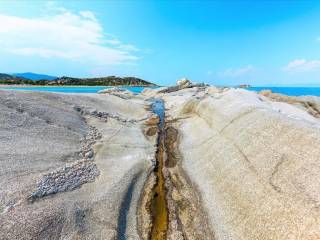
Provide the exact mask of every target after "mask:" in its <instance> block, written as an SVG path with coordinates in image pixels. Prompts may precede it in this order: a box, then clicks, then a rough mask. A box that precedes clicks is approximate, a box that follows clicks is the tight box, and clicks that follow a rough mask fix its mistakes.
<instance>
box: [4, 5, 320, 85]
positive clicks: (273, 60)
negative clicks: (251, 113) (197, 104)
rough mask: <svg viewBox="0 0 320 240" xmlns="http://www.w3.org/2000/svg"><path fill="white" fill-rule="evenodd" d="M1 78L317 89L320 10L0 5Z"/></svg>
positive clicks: (318, 7)
mask: <svg viewBox="0 0 320 240" xmlns="http://www.w3.org/2000/svg"><path fill="white" fill-rule="evenodd" d="M0 46H1V48H0V54H1V58H0V72H9V73H10V72H26V71H32V72H38V73H44V74H52V75H58V76H61V75H67V76H75V77H82V76H83V77H91V76H106V75H119V76H137V77H141V78H143V79H146V80H149V81H152V82H156V83H158V84H162V85H169V84H173V83H174V82H175V81H176V80H177V79H179V78H181V77H188V78H190V79H191V80H194V81H196V82H207V83H210V84H216V85H236V84H241V83H249V84H252V85H255V86H276V85H292V86H298V85H299V86H316V85H318V86H320V2H319V1H298V0H297V1H289V0H287V1H240V0H239V1H236V0H234V1H229V2H228V1H182V0H180V1H84V0H82V1H80V0H78V1H33V2H32V1H6V0H2V1H0Z"/></svg>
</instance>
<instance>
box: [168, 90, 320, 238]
mask: <svg viewBox="0 0 320 240" xmlns="http://www.w3.org/2000/svg"><path fill="white" fill-rule="evenodd" d="M164 99H165V101H166V108H167V109H169V110H168V112H167V115H170V119H172V120H175V122H176V124H177V125H178V129H179V132H180V135H181V139H180V146H179V149H180V153H181V157H182V166H183V168H184V170H185V171H186V173H187V175H188V176H189V177H190V180H191V181H192V182H193V183H194V185H195V187H196V188H197V189H198V191H199V192H200V195H201V199H202V203H203V207H204V208H205V209H206V212H207V214H208V217H209V221H210V225H211V228H212V230H213V232H214V236H215V238H216V239H320V228H319V223H320V212H319V203H320V190H319V189H320V188H319V187H320V162H319V157H320V148H319V145H320V122H319V119H318V118H316V117H315V116H316V115H315V114H312V113H311V112H310V111H308V110H307V109H305V108H304V107H299V106H297V105H296V102H297V101H298V103H299V105H300V104H302V105H304V103H303V102H305V100H306V99H305V98H295V101H294V104H292V101H290V102H289V103H287V101H282V99H280V100H281V101H279V99H276V98H274V97H273V98H272V99H271V98H269V97H264V96H261V95H260V96H259V95H258V94H256V93H253V92H249V91H246V90H242V89H217V88H206V89H205V90H202V89H199V88H192V89H185V90H182V91H178V92H175V93H171V94H167V95H165V96H164ZM308 101H309V100H308ZM313 101H314V102H317V104H319V99H317V98H313Z"/></svg>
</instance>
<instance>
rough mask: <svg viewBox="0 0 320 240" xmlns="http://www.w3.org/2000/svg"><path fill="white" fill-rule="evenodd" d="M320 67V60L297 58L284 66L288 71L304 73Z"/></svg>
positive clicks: (284, 69)
mask: <svg viewBox="0 0 320 240" xmlns="http://www.w3.org/2000/svg"><path fill="white" fill-rule="evenodd" d="M319 69H320V60H309V61H308V60H305V59H295V60H293V61H291V62H289V63H288V64H287V65H286V66H284V67H283V68H282V70H283V71H284V72H288V73H303V72H310V71H314V70H319Z"/></svg>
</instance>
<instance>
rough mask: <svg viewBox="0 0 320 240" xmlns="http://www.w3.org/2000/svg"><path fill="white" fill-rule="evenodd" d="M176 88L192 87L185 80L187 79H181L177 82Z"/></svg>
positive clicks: (187, 80) (190, 83) (188, 81)
mask: <svg viewBox="0 0 320 240" xmlns="http://www.w3.org/2000/svg"><path fill="white" fill-rule="evenodd" d="M176 84H177V86H180V87H189V86H191V85H192V82H191V81H190V80H189V79H187V78H181V79H180V80H178V81H177V83H176Z"/></svg>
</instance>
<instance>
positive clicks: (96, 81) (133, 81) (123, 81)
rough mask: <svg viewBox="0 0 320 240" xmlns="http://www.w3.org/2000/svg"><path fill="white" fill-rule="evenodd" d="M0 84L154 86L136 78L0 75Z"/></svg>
mask: <svg viewBox="0 0 320 240" xmlns="http://www.w3.org/2000/svg"><path fill="white" fill-rule="evenodd" d="M0 84H9V85H13V84H17V85H19V84H30V85H44V86H47V85H48V86H52V85H61V86H65V85H67V86H75V85H80V86H120V85H127V86H155V84H153V83H150V82H148V81H145V80H143V79H140V78H136V77H116V76H109V77H99V78H72V77H61V78H56V79H54V80H31V79H27V78H23V77H17V76H12V75H9V74H4V73H0Z"/></svg>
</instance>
